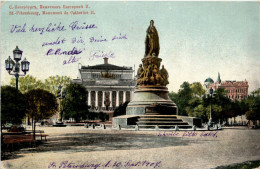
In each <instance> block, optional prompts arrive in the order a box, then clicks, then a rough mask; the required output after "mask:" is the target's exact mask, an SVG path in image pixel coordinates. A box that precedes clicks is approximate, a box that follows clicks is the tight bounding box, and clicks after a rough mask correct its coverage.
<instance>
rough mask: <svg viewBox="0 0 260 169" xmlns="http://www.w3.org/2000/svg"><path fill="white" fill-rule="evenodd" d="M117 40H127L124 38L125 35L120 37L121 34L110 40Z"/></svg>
mask: <svg viewBox="0 0 260 169" xmlns="http://www.w3.org/2000/svg"><path fill="white" fill-rule="evenodd" d="M117 39H127V37H126V34H125V35H121V33H120V34H119V36H116V35H115V36H114V37H113V38H112V40H117Z"/></svg>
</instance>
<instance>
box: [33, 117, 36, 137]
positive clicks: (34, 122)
mask: <svg viewBox="0 0 260 169" xmlns="http://www.w3.org/2000/svg"><path fill="white" fill-rule="evenodd" d="M33 126H34V127H33V140H34V141H35V126H36V120H34V121H33Z"/></svg>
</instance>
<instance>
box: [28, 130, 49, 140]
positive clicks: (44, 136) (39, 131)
mask: <svg viewBox="0 0 260 169" xmlns="http://www.w3.org/2000/svg"><path fill="white" fill-rule="evenodd" d="M26 133H33V130H26ZM48 136H49V135H48V134H44V131H43V130H35V137H41V141H42V138H44V139H45V141H47V137H48Z"/></svg>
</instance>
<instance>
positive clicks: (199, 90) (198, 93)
mask: <svg viewBox="0 0 260 169" xmlns="http://www.w3.org/2000/svg"><path fill="white" fill-rule="evenodd" d="M190 88H191V91H192V94H193V96H195V97H200V98H201V97H202V96H203V95H204V94H205V93H206V90H205V89H204V88H203V86H202V85H201V83H200V82H194V83H192V84H191V86H190Z"/></svg>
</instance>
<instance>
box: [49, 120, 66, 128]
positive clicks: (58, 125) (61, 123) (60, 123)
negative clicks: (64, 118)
mask: <svg viewBox="0 0 260 169" xmlns="http://www.w3.org/2000/svg"><path fill="white" fill-rule="evenodd" d="M52 126H53V127H66V126H67V125H66V124H64V123H63V122H58V121H57V122H56V124H53V125H52Z"/></svg>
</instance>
